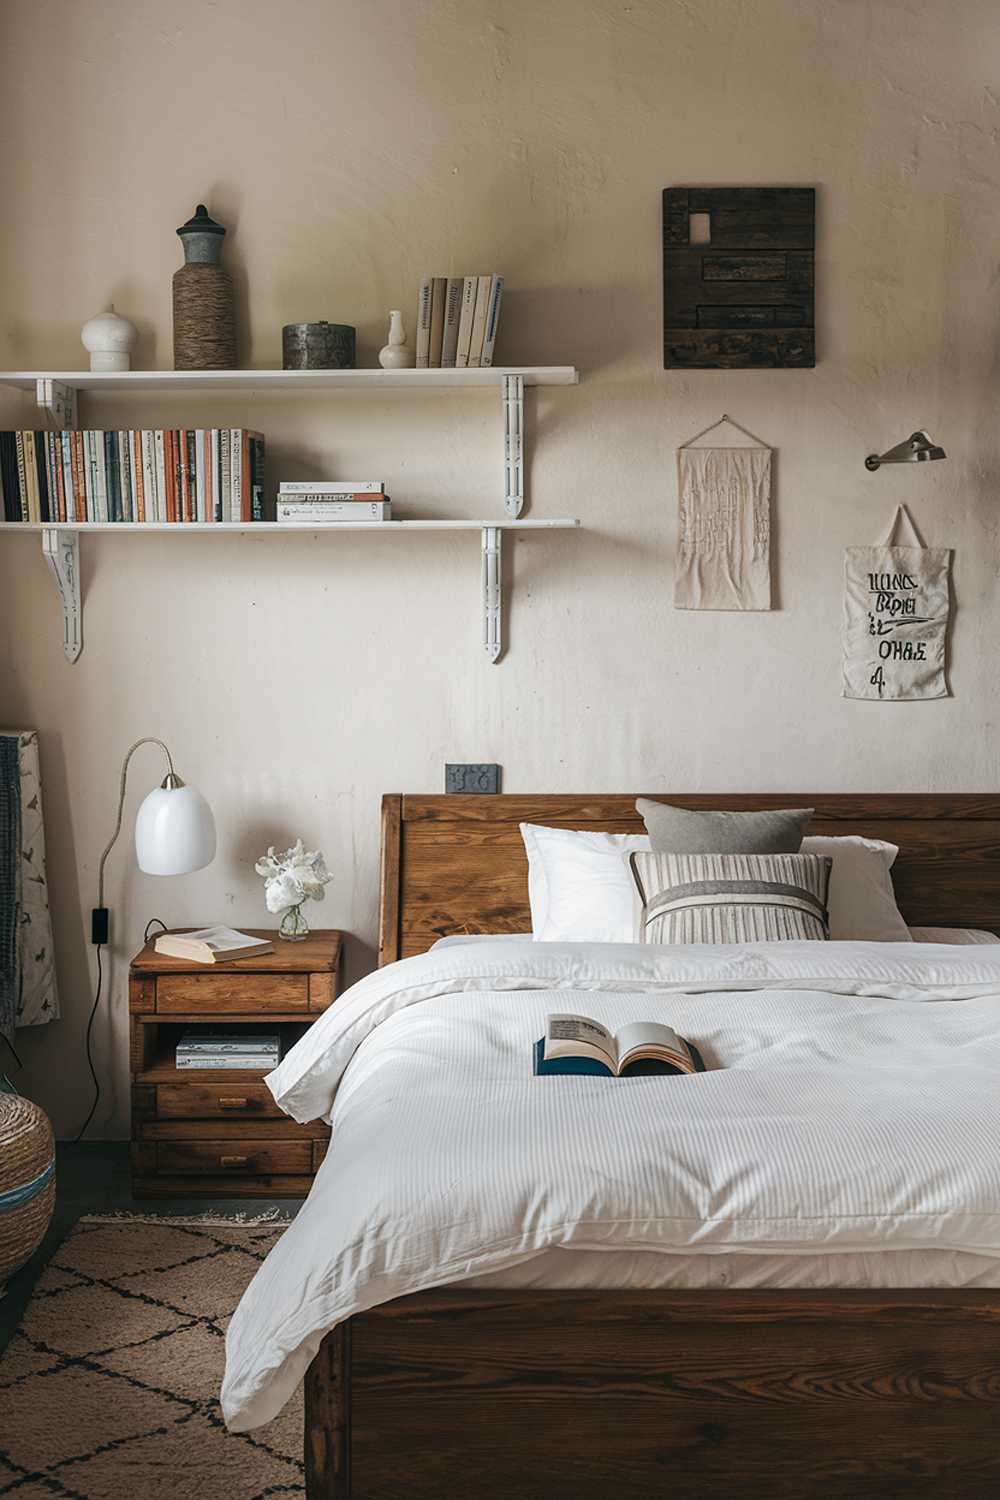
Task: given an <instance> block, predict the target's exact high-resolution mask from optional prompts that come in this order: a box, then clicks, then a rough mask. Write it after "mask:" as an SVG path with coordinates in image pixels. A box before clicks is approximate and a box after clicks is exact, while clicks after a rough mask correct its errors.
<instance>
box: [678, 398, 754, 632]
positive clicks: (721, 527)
mask: <svg viewBox="0 0 1000 1500" xmlns="http://www.w3.org/2000/svg"><path fill="white" fill-rule="evenodd" d="M723 422H728V423H729V425H730V426H731V427H735V428H737V429H738V430H739V431H740V432H742V433H744V434H745V435H746V436H747V437H749V438H751V439H752V440H753V442H754V444H755V445H756V446H755V447H753V448H695V447H693V446H692V444H694V443H696V442H697V441H698V439H699V438H703V437H704V436H705V434H706V433H708V432H712V431H713V430H714V429H715V428H716V427H720V426H721V425H722V423H723ZM677 499H678V525H677V571H676V576H675V581H674V605H675V607H676V608H677V609H770V608H771V449H770V448H769V447H768V446H767V444H766V443H763V442H761V440H760V438H758V437H754V434H753V433H752V432H748V431H747V429H746V428H745V427H741V426H740V424H739V422H734V421H733V419H732V417H729V416H726V415H725V414H724V415H723V416H722V417H721V418H720V419H719V421H718V422H713V423H712V426H711V427H706V428H705V429H704V430H703V431H702V432H699V433H696V434H695V436H694V437H693V438H689V439H688V441H687V442H686V443H683V444H682V445H681V447H680V448H678V450H677Z"/></svg>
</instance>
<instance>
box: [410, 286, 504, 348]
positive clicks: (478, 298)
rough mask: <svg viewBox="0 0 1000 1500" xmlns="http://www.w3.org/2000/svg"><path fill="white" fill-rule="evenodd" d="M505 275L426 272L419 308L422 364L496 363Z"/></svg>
mask: <svg viewBox="0 0 1000 1500" xmlns="http://www.w3.org/2000/svg"><path fill="white" fill-rule="evenodd" d="M502 295H503V277H502V276H425V277H424V279H423V281H422V282H421V283H420V302H419V304H418V307H417V369H418V370H427V369H430V370H464V369H474V368H476V367H477V366H480V365H491V364H492V363H493V348H494V345H495V344H496V338H497V325H498V323H499V322H500V298H501V297H502Z"/></svg>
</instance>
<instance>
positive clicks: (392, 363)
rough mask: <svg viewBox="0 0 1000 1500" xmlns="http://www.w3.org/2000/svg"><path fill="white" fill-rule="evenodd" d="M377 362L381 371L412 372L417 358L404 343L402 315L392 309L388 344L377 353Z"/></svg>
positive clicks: (404, 333)
mask: <svg viewBox="0 0 1000 1500" xmlns="http://www.w3.org/2000/svg"><path fill="white" fill-rule="evenodd" d="M378 362H379V364H380V365H381V366H382V368H383V370H412V369H413V367H414V365H415V364H416V362H417V356H416V353H415V351H414V350H413V349H411V348H410V346H409V344H408V343H407V342H406V329H405V328H404V327H403V314H402V313H401V312H400V311H399V310H398V309H395V308H394V309H393V311H392V312H390V314H389V342H388V343H387V344H386V345H384V347H383V348H381V349H380V350H379V351H378Z"/></svg>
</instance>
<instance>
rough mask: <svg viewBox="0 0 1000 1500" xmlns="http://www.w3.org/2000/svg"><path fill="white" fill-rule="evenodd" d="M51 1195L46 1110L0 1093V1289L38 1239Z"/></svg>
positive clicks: (45, 1226)
mask: <svg viewBox="0 0 1000 1500" xmlns="http://www.w3.org/2000/svg"><path fill="white" fill-rule="evenodd" d="M55 1199H56V1168H55V1146H54V1144H53V1140H52V1126H51V1125H50V1124H49V1118H48V1115H46V1114H45V1113H44V1111H43V1110H40V1109H39V1108H38V1105H37V1104H32V1103H31V1101H30V1099H24V1098H22V1097H21V1095H20V1094H3V1093H0V1290H2V1289H3V1283H4V1282H5V1281H6V1279H7V1277H8V1276H11V1275H12V1274H13V1273H14V1272H15V1271H16V1270H18V1269H19V1268H20V1267H21V1266H23V1265H24V1263H25V1261H26V1260H27V1259H28V1258H29V1256H31V1255H32V1254H33V1253H34V1251H35V1250H37V1248H38V1246H39V1245H40V1244H41V1242H42V1237H43V1235H44V1234H45V1231H46V1229H48V1227H49V1220H50V1219H51V1218H52V1210H53V1208H54V1207H55Z"/></svg>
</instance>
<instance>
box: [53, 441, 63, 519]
mask: <svg viewBox="0 0 1000 1500" xmlns="http://www.w3.org/2000/svg"><path fill="white" fill-rule="evenodd" d="M50 437H51V440H52V482H53V484H54V485H55V510H56V520H57V521H65V519H66V492H65V487H64V485H63V447H62V433H61V432H53V433H51V434H50ZM50 504H51V501H50Z"/></svg>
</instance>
